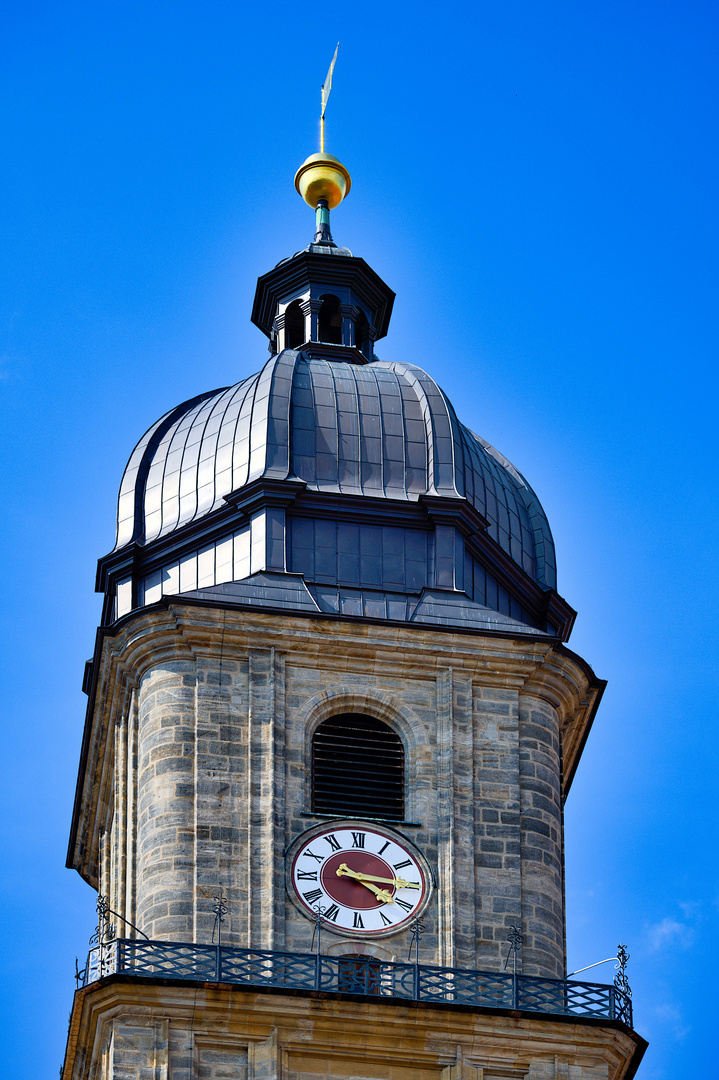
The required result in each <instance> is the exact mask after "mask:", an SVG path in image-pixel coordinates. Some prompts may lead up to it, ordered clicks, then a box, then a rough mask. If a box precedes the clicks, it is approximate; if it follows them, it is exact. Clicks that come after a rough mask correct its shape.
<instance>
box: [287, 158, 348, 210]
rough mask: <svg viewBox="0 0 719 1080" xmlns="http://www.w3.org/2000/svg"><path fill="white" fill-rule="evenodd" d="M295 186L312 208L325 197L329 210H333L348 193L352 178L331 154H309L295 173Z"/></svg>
mask: <svg viewBox="0 0 719 1080" xmlns="http://www.w3.org/2000/svg"><path fill="white" fill-rule="evenodd" d="M295 187H296V188H297V190H298V191H299V193H300V195H301V196H302V198H303V199H304V200H305V202H306V203H307V205H308V206H311V207H312V209H313V210H316V209H317V203H318V202H319V200H320V199H326V200H327V205H328V206H329V208H330V210H334V208H335V207H336V206H339V204H340V203H341V202H342V200H343V199H344V198H345V196H346V195H349V191H350V188H351V187H352V180H351V178H350V174H349V173H348V172H347V170H346V169H345V167H344V165H343V164H342V162H341V161H339V160H338V159H337V158H336V157H333V156H332V154H324V153H322V154H310V156H309V157H308V158H307V160H306V161H304V162H303V163H302V164H301V165H300V167H299V169H298V170H297V172H296V173H295Z"/></svg>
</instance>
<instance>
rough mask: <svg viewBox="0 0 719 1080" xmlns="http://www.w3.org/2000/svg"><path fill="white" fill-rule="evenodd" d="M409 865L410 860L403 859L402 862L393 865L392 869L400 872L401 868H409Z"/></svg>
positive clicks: (410, 863)
mask: <svg viewBox="0 0 719 1080" xmlns="http://www.w3.org/2000/svg"><path fill="white" fill-rule="evenodd" d="M411 865H412V860H411V859H405V860H404V862H396V863H395V864H394V868H395V870H401V869H402V867H403V866H411Z"/></svg>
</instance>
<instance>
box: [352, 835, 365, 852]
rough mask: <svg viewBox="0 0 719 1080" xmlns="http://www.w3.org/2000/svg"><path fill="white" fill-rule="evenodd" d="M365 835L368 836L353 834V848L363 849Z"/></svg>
mask: <svg viewBox="0 0 719 1080" xmlns="http://www.w3.org/2000/svg"><path fill="white" fill-rule="evenodd" d="M365 835H366V834H365V833H363V832H353V833H352V847H361V848H363V847H364V838H365Z"/></svg>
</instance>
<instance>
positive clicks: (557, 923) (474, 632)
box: [62, 152, 645, 1080]
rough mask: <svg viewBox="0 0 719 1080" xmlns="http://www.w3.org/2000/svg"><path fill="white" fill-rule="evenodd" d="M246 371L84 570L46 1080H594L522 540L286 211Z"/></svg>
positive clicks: (134, 462)
mask: <svg viewBox="0 0 719 1080" xmlns="http://www.w3.org/2000/svg"><path fill="white" fill-rule="evenodd" d="M295 183H296V187H297V189H298V191H299V192H300V194H302V196H303V197H304V198H305V200H306V201H307V202H308V203H309V204H310V206H312V207H313V209H315V210H316V217H317V224H316V234H315V237H314V240H313V242H312V243H310V244H309V246H308V247H307V248H305V249H304V250H303V251H300V252H298V253H297V254H295V255H293V256H292V257H291V258H287V259H284V260H283V261H282V262H280V263H279V264H278V265H277V266H276V267H275V268H274V269H273V270H270V271H269V273H267V274H265V275H264V276H263V277H261V278H260V279H259V281H258V283H257V290H256V294H255V299H254V305H253V308H252V320H253V322H254V323H255V325H256V326H257V327H258V328H259V329H260V330H261V331H262V332H263V333H264V334H265V335H266V337H267V338H268V340H269V351H270V356H269V359H268V360H267V362H266V363H265V364H264V366H263V367H262V368H261V370H260V371H259V372H258V373H257V374H256V375H253V376H252V377H250V378H247V379H244V380H243V381H241V382H239V383H236V384H235V385H233V386H229V387H225V388H222V389H219V390H212V391H209V392H203V393H200V394H198V396H197V397H195V398H193V399H191V400H190V401H186V402H183V403H182V404H181V405H178V406H176V407H174V408H171V409H170V410H169V411H168V412H167V413H165V415H164V416H162V417H161V418H160V419H159V420H158V421H157V423H155V424H154V425H153V426H152V427H151V428H150V429H149V431H147V432H146V434H145V435H143V437H142V438H141V439H140V441H139V443H138V444H137V446H136V447H135V449H134V450H133V452H132V454H131V456H130V459H129V462H128V464H127V468H126V470H125V474H124V476H123V479H122V485H121V488H120V494H119V500H118V513H117V538H116V544H115V547H114V549H113V551H112V552H111V553H110V554H109V555H107V556H105V557H104V558H102V559H100V562H99V567H98V578H97V587H98V589H99V590H100V591H102V592H103V593H104V597H105V601H104V608H103V615H102V625H101V626H100V628H99V630H98V633H97V640H96V647H95V653H94V656H93V659H92V660H91V661H90V662H89V663H88V665H87V669H86V676H85V689H86V692H87V694H88V699H89V700H88V711H87V721H86V726H85V733H84V739H83V745H82V754H81V762H80V770H79V777H78V786H77V796H76V802H75V808H74V814H73V821H72V832H71V839H70V846H69V853H68V865H69V866H70V867H73V868H74V869H76V870H77V871H78V872H79V873H80V874H81V875H82V877H83V878H84V879H85V880H86V881H87V882H88V883H89V885H90V886H91V887H92V888H93V889H96V890H97V891H98V893H99V896H100V899H99V903H98V910H99V925H98V933H97V939H96V942H95V944H94V946H93V948H92V949H91V952H90V957H89V960H88V964H87V967H86V968H85V970H84V971H83V972H82V973H81V975H80V979H79V982H80V985H79V988H78V990H77V992H76V995H75V1000H74V1005H73V1011H72V1015H71V1022H70V1032H69V1038H68V1046H67V1053H66V1058H65V1064H64V1069H63V1073H62V1075H63V1078H64V1080H145V1078H153V1080H350V1078H352V1080H355V1078H362V1080H500V1078H503V1080H512V1078H513V1080H554V1078H560V1077H562V1078H570V1077H571V1080H624V1078H628V1077H631V1076H633V1075H634V1072H635V1070H636V1067H637V1065H638V1062H639V1060H640V1058H641V1055H642V1053H643V1049H644V1045H645V1044H644V1042H643V1040H642V1039H641V1038H640V1037H639V1036H638V1035H636V1034H635V1033H634V1031H633V1029H632V1015H631V1001H630V997H629V995H628V993H627V992H626V991H627V989H628V988H627V987H626V983H625V982H622V980H621V978H620V979H619V980H618V981H617V980H615V985H612V986H605V985H602V984H596V983H586V982H576V981H572V980H567V979H566V961H565V913H564V878H563V867H564V851H563V816H562V815H563V804H564V799H565V797H566V794H567V792H568V790H569V786H570V784H571V780H572V776H573V774H574V771H575V769H576V767H577V764H578V761H579V757H580V754H581V752H582V748H583V746H584V742H585V739H586V736H587V733H588V730H589V728H590V725H591V723H592V720H593V717H594V714H595V711H596V709H597V706H598V704H599V700H600V698H601V695H602V691H603V688H604V683H603V682H602V681H601V680H600V679H598V678H596V676H595V675H594V673H593V672H592V670H591V668H590V667H589V666H588V664H587V663H586V662H585V661H584V660H582V659H581V658H580V657H578V656H577V655H575V654H574V653H573V652H571V651H570V649H569V648H568V647H567V645H566V642H567V640H568V638H569V634H570V631H571V627H572V622H573V619H574V612H573V610H572V609H571V608H570V606H569V605H568V604H567V603H566V601H565V600H563V599H562V597H561V596H560V595H559V593H558V592H557V587H556V569H555V555H554V545H553V542H552V535H551V532H550V528H549V524H548V522H547V519H546V516H545V514H544V512H543V510H542V507H541V505H540V503H539V500H538V498H537V496H536V495H535V494H534V492H533V491H532V489H531V487H530V486H529V484H528V483H527V481H526V480H525V479H524V477H523V476H522V475H521V473H519V472H518V471H517V469H515V468H514V466H513V465H512V464H510V462H509V461H507V459H506V458H505V457H503V456H502V454H501V453H499V452H498V451H497V450H495V449H494V447H492V446H490V445H489V444H488V443H487V442H486V441H485V440H484V439H482V438H481V437H480V436H478V435H475V434H474V433H473V432H471V431H470V430H469V429H468V428H466V427H465V426H464V425H463V424H462V423H461V421H460V420H459V419H458V417H457V415H456V413H455V410H454V408H453V407H452V405H451V403H450V402H449V401H448V399H447V397H446V395H445V394H444V393H443V392H442V390H441V389H440V388H439V387H438V386H437V384H436V383H435V382H434V380H433V379H432V377H431V375H430V374H427V373H426V372H425V371H424V370H423V367H422V364H423V358H422V357H421V356H418V357H417V364H416V365H415V364H408V363H393V362H382V361H379V360H378V359H376V357H375V353H374V343H375V341H376V340H377V339H378V338H381V337H383V336H384V335H385V334H386V333H387V331H388V327H389V322H390V316H391V312H392V304H393V300H394V293H393V292H392V291H391V289H389V288H388V286H387V285H386V284H385V283H384V282H383V281H382V279H381V278H380V277H379V276H378V275H377V274H376V273H375V271H374V270H373V269H372V268H371V267H370V266H368V265H367V263H365V262H364V260H363V259H361V258H358V257H356V256H354V255H352V253H351V252H350V251H349V250H348V249H347V248H343V247H338V246H337V245H336V244H335V242H334V240H333V238H332V234H331V231H330V210H332V209H333V208H334V207H335V206H337V205H338V204H339V203H340V202H341V200H342V199H343V198H344V196H345V195H346V194H347V193H348V192H349V190H350V184H351V181H350V176H349V173H348V172H347V170H346V169H345V168H344V166H343V165H342V164H341V163H340V162H339V161H337V159H336V158H333V157H332V156H331V155H329V154H326V153H324V152H322V153H320V154H315V155H312V156H311V157H310V158H308V159H307V161H306V162H305V163H304V165H302V167H301V168H300V169H299V171H298V173H297V176H296V178H295Z"/></svg>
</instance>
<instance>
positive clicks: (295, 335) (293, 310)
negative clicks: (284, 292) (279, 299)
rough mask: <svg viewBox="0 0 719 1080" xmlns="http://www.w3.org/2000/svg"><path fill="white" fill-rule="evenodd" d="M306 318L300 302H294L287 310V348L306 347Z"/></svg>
mask: <svg viewBox="0 0 719 1080" xmlns="http://www.w3.org/2000/svg"><path fill="white" fill-rule="evenodd" d="M305 341H306V338H305V316H304V314H303V311H302V305H301V303H300V301H299V300H293V301H292V303H291V304H288V305H287V308H286V309H285V348H287V349H299V347H300V346H301V345H304V343H305Z"/></svg>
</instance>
